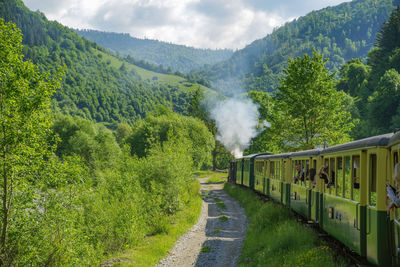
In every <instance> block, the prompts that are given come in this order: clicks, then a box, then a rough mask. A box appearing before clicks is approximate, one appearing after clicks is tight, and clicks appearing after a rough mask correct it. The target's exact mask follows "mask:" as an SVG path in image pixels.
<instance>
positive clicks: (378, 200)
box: [365, 148, 398, 266]
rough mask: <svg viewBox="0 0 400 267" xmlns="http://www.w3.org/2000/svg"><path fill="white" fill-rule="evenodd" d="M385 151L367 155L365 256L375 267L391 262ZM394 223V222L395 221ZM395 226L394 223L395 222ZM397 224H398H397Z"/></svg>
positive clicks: (381, 150) (388, 264)
mask: <svg viewBox="0 0 400 267" xmlns="http://www.w3.org/2000/svg"><path fill="white" fill-rule="evenodd" d="M387 157H388V155H387V150H386V149H382V148H380V149H374V150H371V151H369V152H368V155H367V203H366V204H367V205H366V206H367V208H366V218H365V221H366V229H365V230H366V254H367V255H366V256H367V259H368V261H370V262H372V263H375V264H377V265H385V266H390V265H391V261H392V255H391V251H392V250H391V249H390V244H391V243H392V241H391V240H390V238H388V236H392V235H391V234H390V232H391V229H390V223H389V220H388V218H387V213H386V177H387V175H386V174H387V172H386V170H387V164H386V163H387ZM395 221H396V220H395ZM395 224H396V222H395ZM397 224H398V222H397Z"/></svg>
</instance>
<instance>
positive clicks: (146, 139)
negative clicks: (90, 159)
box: [126, 106, 214, 168]
mask: <svg viewBox="0 0 400 267" xmlns="http://www.w3.org/2000/svg"><path fill="white" fill-rule="evenodd" d="M174 140H180V141H181V142H182V143H184V144H185V145H186V146H187V147H186V148H187V151H188V152H189V153H190V154H191V156H192V159H193V165H194V166H195V167H196V168H201V167H202V166H203V165H204V164H207V163H208V162H209V161H210V153H211V151H212V150H213V149H214V138H213V136H212V134H211V133H210V132H209V131H208V129H207V127H206V126H205V125H204V123H203V122H202V121H201V120H199V119H197V118H193V117H187V116H183V115H179V114H177V113H174V112H172V110H169V109H167V108H165V107H163V106H158V108H157V109H156V110H154V111H153V112H152V113H150V114H148V115H147V117H146V118H145V119H144V120H142V121H138V122H137V123H136V125H135V127H134V129H133V133H132V134H131V135H130V136H129V137H128V138H127V139H126V142H127V143H128V144H129V145H130V147H131V153H132V154H134V155H136V156H138V157H146V156H147V155H148V152H149V151H150V150H151V149H152V148H153V147H154V146H156V145H161V147H163V144H164V143H166V142H167V141H174Z"/></svg>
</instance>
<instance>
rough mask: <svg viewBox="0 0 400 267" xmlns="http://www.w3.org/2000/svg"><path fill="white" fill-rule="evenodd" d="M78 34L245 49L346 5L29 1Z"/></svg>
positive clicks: (329, 1) (240, 0)
mask: <svg viewBox="0 0 400 267" xmlns="http://www.w3.org/2000/svg"><path fill="white" fill-rule="evenodd" d="M24 2H25V4H26V5H27V6H28V7H29V8H30V9H32V10H38V9H39V10H40V11H42V12H43V13H45V14H46V16H47V17H48V18H49V19H50V20H57V21H59V22H60V23H62V24H64V25H66V26H69V27H73V28H87V29H97V30H105V31H113V32H124V33H125V32H128V33H130V34H131V35H132V36H135V37H140V38H143V37H146V38H150V39H158V40H162V41H167V42H172V43H176V44H185V45H189V46H194V47H201V48H242V47H244V46H245V45H247V44H249V43H251V42H252V41H254V40H255V39H259V38H262V37H264V36H265V35H267V34H268V33H270V32H272V30H273V28H274V27H277V26H279V25H282V24H283V23H284V22H286V21H288V20H291V19H293V18H295V17H298V16H301V15H305V14H306V13H307V12H310V11H312V10H315V9H320V8H322V7H325V6H328V5H335V4H339V3H340V2H343V0H326V1H320V0H307V1H294V0H284V1H276V0H58V1H54V0H24Z"/></svg>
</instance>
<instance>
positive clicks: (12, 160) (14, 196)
mask: <svg viewBox="0 0 400 267" xmlns="http://www.w3.org/2000/svg"><path fill="white" fill-rule="evenodd" d="M21 42H22V34H21V33H20V31H19V30H18V29H17V28H16V26H15V25H14V24H11V23H7V24H5V23H4V20H3V19H1V18H0V168H1V182H0V187H1V191H2V194H1V200H0V201H1V209H0V216H1V230H0V247H1V251H0V261H1V263H0V265H3V266H4V265H12V262H13V255H14V254H13V251H15V250H16V249H18V248H16V247H13V246H11V245H10V244H11V243H12V242H11V241H10V242H9V240H8V239H9V237H10V238H11V239H12V238H15V236H13V235H11V233H15V232H18V227H20V226H18V222H16V221H17V220H15V216H16V212H15V209H17V208H18V205H23V204H24V203H26V202H29V199H30V198H31V196H32V194H34V193H35V192H34V190H32V189H31V188H30V186H29V184H30V183H35V179H36V178H37V173H38V172H39V171H40V166H41V164H42V162H43V159H44V157H45V156H46V155H47V152H48V151H49V149H48V145H47V138H48V135H49V133H50V130H49V125H50V119H51V116H50V109H49V106H50V98H51V96H52V94H53V93H54V91H55V88H57V87H58V86H59V81H60V79H59V78H60V75H59V74H57V75H55V77H54V78H53V79H50V78H49V75H48V73H43V74H41V73H39V71H38V69H37V68H36V67H35V66H34V65H33V64H32V63H31V62H24V61H23V55H22V45H21ZM59 73H60V72H59ZM16 236H18V235H16ZM14 241H15V240H14Z"/></svg>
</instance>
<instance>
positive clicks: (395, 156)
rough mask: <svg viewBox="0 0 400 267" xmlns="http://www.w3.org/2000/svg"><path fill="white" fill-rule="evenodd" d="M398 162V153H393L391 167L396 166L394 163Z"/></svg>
mask: <svg viewBox="0 0 400 267" xmlns="http://www.w3.org/2000/svg"><path fill="white" fill-rule="evenodd" d="M397 162H399V153H397V151H396V152H394V154H393V167H394V166H395V165H396V163H397Z"/></svg>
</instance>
